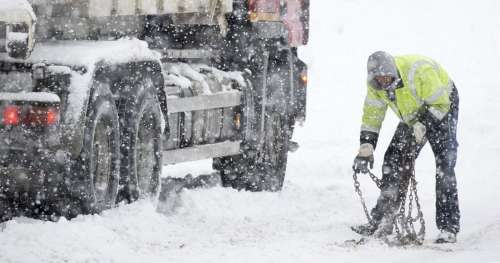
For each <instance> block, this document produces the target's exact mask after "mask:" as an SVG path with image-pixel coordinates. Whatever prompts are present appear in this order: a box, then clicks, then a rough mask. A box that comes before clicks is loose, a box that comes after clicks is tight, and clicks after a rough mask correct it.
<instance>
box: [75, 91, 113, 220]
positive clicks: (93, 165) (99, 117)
mask: <svg viewBox="0 0 500 263" xmlns="http://www.w3.org/2000/svg"><path fill="white" fill-rule="evenodd" d="M118 126H119V120H118V111H117V109H116V106H115V103H114V101H113V99H112V95H111V92H110V90H109V86H108V85H105V84H98V85H97V87H96V89H95V93H94V96H93V98H92V99H91V102H90V104H89V112H88V115H87V120H86V125H85V135H84V143H83V150H82V154H81V156H80V158H79V162H78V163H79V164H80V167H81V168H80V169H81V170H82V174H81V176H80V180H79V181H80V182H82V183H80V184H79V185H80V187H79V189H77V196H78V198H77V200H78V202H79V203H80V204H81V206H82V207H81V208H82V212H83V213H99V212H101V211H103V210H104V209H108V208H111V207H113V206H114V205H115V203H116V197H117V194H118V183H119V179H120V165H119V163H120V148H119V145H120V135H119V128H118Z"/></svg>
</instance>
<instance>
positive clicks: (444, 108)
mask: <svg viewBox="0 0 500 263" xmlns="http://www.w3.org/2000/svg"><path fill="white" fill-rule="evenodd" d="M394 59H395V61H396V66H397V68H398V71H399V74H400V77H401V83H400V84H401V85H400V86H399V87H398V88H396V89H395V100H394V101H391V99H390V98H389V95H388V93H387V91H385V90H377V89H375V88H373V87H372V86H371V85H370V84H368V92H367V95H366V98H365V103H364V108H363V119H362V127H361V132H362V133H363V132H364V131H366V132H373V133H376V134H378V133H379V131H380V128H381V126H382V122H383V121H384V118H385V113H386V111H387V107H388V106H389V107H390V108H391V109H392V110H393V111H394V112H395V113H396V115H397V116H398V117H399V118H400V119H401V121H402V122H405V123H406V124H408V125H413V124H415V123H416V122H417V114H418V112H419V110H420V109H421V108H422V107H423V106H424V105H426V106H427V108H428V110H429V112H430V113H431V114H432V115H433V116H434V117H435V118H436V119H438V120H442V119H443V118H444V116H445V115H446V114H447V113H448V111H449V110H450V105H451V101H450V93H451V91H452V89H453V82H452V81H451V79H450V77H449V75H448V73H447V72H446V71H445V70H444V69H443V68H442V67H441V66H440V65H439V64H438V63H436V62H435V61H434V60H432V59H430V58H427V57H424V56H419V55H406V56H396V57H394Z"/></svg>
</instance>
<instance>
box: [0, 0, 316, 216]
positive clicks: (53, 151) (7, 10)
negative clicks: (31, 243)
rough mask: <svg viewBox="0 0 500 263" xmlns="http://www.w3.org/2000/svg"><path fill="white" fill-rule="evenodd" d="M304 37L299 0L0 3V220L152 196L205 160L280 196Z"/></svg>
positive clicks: (237, 181)
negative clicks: (174, 168) (183, 167)
mask: <svg viewBox="0 0 500 263" xmlns="http://www.w3.org/2000/svg"><path fill="white" fill-rule="evenodd" d="M308 35H309V0H120V1H118V0H0V221H6V220H9V219H11V218H12V217H13V216H17V215H24V216H34V217H37V218H43V219H48V220H51V219H53V218H58V217H60V216H65V217H68V218H72V217H75V216H76V215H79V214H92V213H100V212H101V211H103V210H105V209H108V208H112V207H114V206H116V204H118V203H120V202H133V201H136V200H138V199H141V198H152V199H154V198H157V197H158V193H159V191H160V187H161V183H160V181H161V176H162V167H163V166H164V165H170V164H177V163H181V162H188V161H195V160H202V159H212V160H213V168H214V169H215V170H216V171H218V172H219V173H220V176H221V181H222V184H223V186H225V187H233V188H236V189H240V190H248V191H279V190H281V188H282V186H283V181H284V178H285V173H286V164H287V156H288V152H289V150H291V148H295V147H294V145H295V143H294V142H293V141H291V138H292V135H293V131H294V127H295V125H296V123H298V122H303V121H304V120H305V118H306V93H307V65H306V64H305V63H304V62H303V61H302V60H300V58H299V56H298V48H299V47H301V46H304V45H306V44H307V42H308Z"/></svg>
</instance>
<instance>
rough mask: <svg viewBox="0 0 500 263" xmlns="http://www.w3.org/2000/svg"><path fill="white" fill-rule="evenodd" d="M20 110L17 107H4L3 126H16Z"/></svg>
mask: <svg viewBox="0 0 500 263" xmlns="http://www.w3.org/2000/svg"><path fill="white" fill-rule="evenodd" d="M20 115H21V109H20V108H19V107H18V106H5V107H4V109H3V120H2V123H3V125H13V126H15V125H18V124H19V121H20Z"/></svg>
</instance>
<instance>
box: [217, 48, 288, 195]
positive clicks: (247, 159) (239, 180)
mask: <svg viewBox="0 0 500 263" xmlns="http://www.w3.org/2000/svg"><path fill="white" fill-rule="evenodd" d="M281 57H282V56H278V55H273V56H266V58H267V59H268V63H263V64H266V65H267V66H265V67H264V68H265V71H263V73H261V74H263V76H262V77H263V78H264V79H265V83H266V84H265V85H266V88H265V91H266V93H265V99H263V100H261V101H263V102H261V106H258V107H262V104H264V106H263V111H264V113H263V114H262V115H261V116H262V117H261V118H260V120H259V118H257V120H256V122H260V123H262V124H261V125H263V128H262V132H261V133H262V135H261V137H262V138H261V139H260V145H259V143H257V147H251V146H250V147H248V145H244V146H243V149H242V150H243V154H241V155H238V156H231V157H224V158H219V159H216V160H215V162H214V167H215V168H217V169H218V170H219V171H220V173H221V179H222V184H223V186H227V187H233V188H236V189H245V190H249V191H280V190H281V189H282V187H283V183H284V179H285V172H286V164H287V159H288V147H289V140H290V135H289V133H290V125H289V121H288V118H289V114H288V100H287V98H288V97H289V95H288V94H289V91H290V85H292V84H291V83H290V80H291V78H290V65H289V63H288V62H287V61H288V60H286V59H279V58H281ZM259 82H260V81H259V80H258V78H257V81H254V83H259ZM262 118H263V120H262ZM255 126H256V127H259V125H255Z"/></svg>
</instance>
